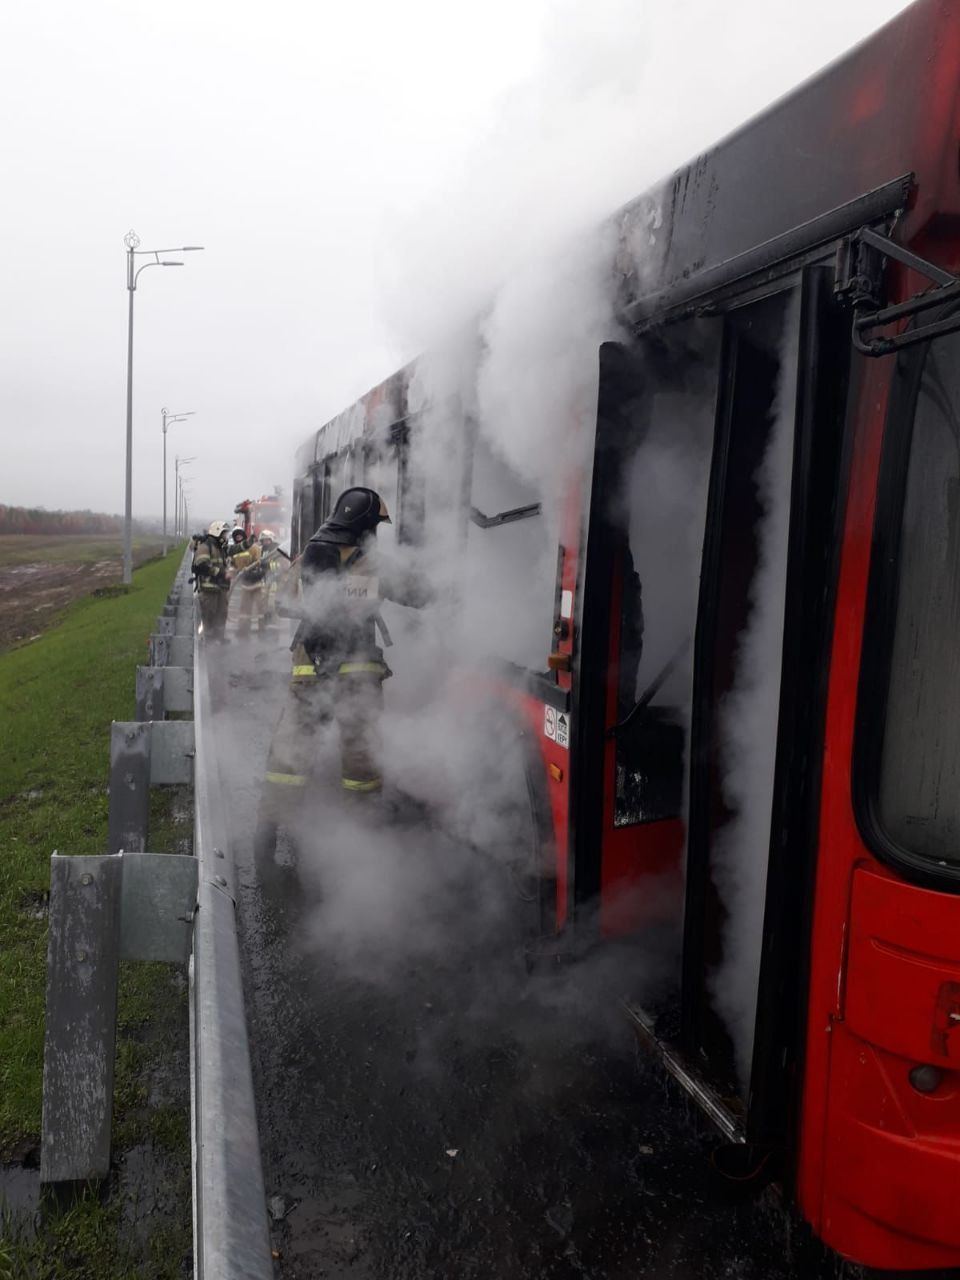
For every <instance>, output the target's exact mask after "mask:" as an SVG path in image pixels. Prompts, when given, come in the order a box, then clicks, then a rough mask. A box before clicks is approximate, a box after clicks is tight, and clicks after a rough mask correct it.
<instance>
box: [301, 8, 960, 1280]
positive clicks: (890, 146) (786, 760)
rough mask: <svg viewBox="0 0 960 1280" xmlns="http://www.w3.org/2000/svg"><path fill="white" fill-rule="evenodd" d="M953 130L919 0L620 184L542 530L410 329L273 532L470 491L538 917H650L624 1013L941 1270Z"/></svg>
mask: <svg viewBox="0 0 960 1280" xmlns="http://www.w3.org/2000/svg"><path fill="white" fill-rule="evenodd" d="M958 139H960V6H958V5H957V4H956V3H954V2H953V0H920V2H919V3H916V4H914V5H913V6H911V7H910V8H909V9H907V10H906V11H905V12H904V13H903V14H902V15H901V16H900V17H898V18H897V19H896V20H895V21H894V22H892V23H890V24H889V25H888V26H886V27H885V28H883V29H882V30H881V31H879V32H878V33H877V34H876V35H875V36H874V37H872V38H871V39H870V40H868V41H867V42H865V43H864V44H863V45H861V46H860V47H858V48H857V49H856V50H854V51H853V52H852V53H851V54H850V55H849V56H847V57H846V58H845V59H843V60H842V61H840V62H838V63H836V64H834V65H833V66H831V67H830V68H829V69H828V70H826V71H825V72H824V73H822V74H821V75H819V76H818V77H817V78H815V79H814V80H813V81H811V82H810V83H808V84H806V85H805V86H803V87H802V88H801V89H799V90H798V91H797V92H795V93H793V94H792V95H791V96H789V97H788V98H786V99H784V100H782V101H781V102H779V103H777V104H776V105H775V106H774V107H772V108H771V109H770V110H769V111H767V112H766V113H765V114H764V115H762V116H761V117H759V118H757V119H756V120H754V121H753V122H752V123H750V124H749V125H747V126H746V127H744V128H743V129H741V130H740V131H739V132H737V133H736V134H734V135H733V136H732V137H730V138H728V139H727V140H726V141H724V142H722V143H720V144H719V145H718V146H716V147H715V148H714V149H713V150H711V151H709V152H707V153H706V154H704V155H702V156H700V157H699V158H698V159H696V160H695V161H694V162H693V163H692V164H690V165H689V166H687V167H686V168H684V169H682V170H681V171H679V172H678V173H677V174H675V175H674V177H673V178H672V179H670V180H669V181H668V182H666V183H665V184H664V185H663V187H661V188H658V189H656V190H654V191H652V192H650V193H648V194H647V195H645V196H642V197H640V198H639V199H637V200H636V201H634V202H633V203H631V205H629V206H628V207H627V208H626V209H624V210H623V211H621V213H620V214H619V215H618V216H617V218H616V220H615V223H614V225H615V227H616V229H617V231H618V234H619V236H620V238H621V243H622V244H623V245H624V246H626V245H628V244H635V243H636V241H637V233H638V230H639V231H642V233H643V240H644V243H645V244H647V245H648V246H649V248H648V250H647V252H646V254H645V257H644V261H643V264H642V270H637V269H636V268H635V266H634V265H633V262H634V259H633V257H632V256H631V255H630V254H628V253H626V252H624V253H623V254H622V255H621V259H620V261H621V267H622V270H621V272H620V277H619V282H618V283H619V296H618V317H619V321H620V327H621V333H623V334H625V335H626V336H625V337H624V338H623V339H622V340H621V341H619V342H616V343H612V342H611V343H604V344H603V345H602V346H601V347H600V349H599V351H598V353H597V359H598V361H599V396H598V402H597V415H596V431H595V443H594V447H593V449H592V450H591V451H590V456H589V458H588V460H587V464H586V466H584V467H581V466H580V463H579V460H578V461H577V463H576V465H574V463H573V462H571V474H570V475H569V480H568V484H567V489H566V499H565V501H564V503H563V511H562V518H561V519H560V522H559V530H558V532H555V531H554V530H553V528H552V526H550V525H549V524H548V522H547V521H546V519H545V512H544V511H543V510H542V507H541V501H540V496H539V494H538V492H537V489H536V486H531V485H530V484H529V483H528V482H527V481H525V480H524V479H523V478H522V477H520V476H519V475H517V474H513V473H511V471H510V468H509V467H507V466H506V464H504V463H503V461H502V459H501V458H499V457H497V456H496V454H495V452H493V451H491V449H490V447H489V445H488V443H487V442H486V441H485V440H484V438H483V436H482V433H481V432H480V431H479V430H477V428H476V423H475V422H474V420H473V418H472V416H471V413H470V412H469V411H468V409H467V408H465V407H463V406H460V407H458V405H457V404H456V403H454V402H451V403H450V404H449V405H447V406H446V408H445V413H446V419H447V423H448V425H449V423H450V422H451V421H452V420H455V419H457V416H458V415H459V420H458V421H457V423H456V425H457V433H458V434H457V438H458V439H459V440H460V441H461V446H460V447H458V448H448V449H445V450H444V451H443V452H444V456H445V458H446V459H447V472H446V474H445V475H443V476H440V477H438V475H437V469H436V467H434V468H433V469H431V470H429V473H428V472H427V470H426V469H425V468H424V467H423V466H422V465H421V459H422V458H423V457H424V456H426V450H427V446H428V444H429V442H428V441H427V440H426V439H425V436H426V434H427V433H428V431H429V430H430V429H431V428H430V421H431V415H430V414H429V413H427V412H425V411H424V409H423V407H422V406H414V405H413V399H412V388H413V386H414V382H415V379H416V376H417V371H418V365H413V366H410V367H408V368H406V369H403V370H401V371H400V372H398V373H396V374H394V375H393V376H392V377H391V378H389V379H387V381H385V382H384V383H382V384H381V385H380V386H378V387H376V388H374V389H373V390H372V391H371V392H370V393H369V394H368V395H366V396H365V397H363V399H362V400H361V401H360V402H359V403H358V404H357V405H354V406H352V408H351V409H349V410H348V411H346V412H345V413H344V414H342V415H340V417H338V418H337V419H335V420H334V421H333V422H331V423H328V424H327V425H326V426H325V427H324V428H322V429H321V430H320V431H318V432H316V433H315V434H313V435H312V436H311V437H310V438H309V439H308V440H307V441H306V442H305V443H304V445H303V446H302V448H301V449H300V451H299V453H298V455H297V464H296V475H297V479H296V485H295V494H294V513H293V527H294V542H295V544H296V543H297V542H299V543H300V544H302V542H303V541H304V540H305V539H306V538H308V537H309V536H310V534H311V533H312V532H313V531H314V529H315V528H316V526H317V525H318V524H319V523H320V522H321V521H322V520H323V519H324V517H325V516H326V515H327V514H328V512H329V511H330V508H331V504H332V502H333V500H334V499H335V498H336V495H337V493H338V492H339V491H340V490H341V489H342V488H343V487H344V486H345V485H346V484H348V483H364V482H366V483H368V484H371V485H374V486H375V487H377V488H378V489H380V491H381V492H382V493H383V494H384V496H385V497H386V499H387V502H388V503H389V504H390V506H391V510H392V511H393V513H394V526H393V530H394V532H393V536H396V537H397V538H399V539H400V541H404V542H408V543H411V544H414V545H415V544H417V543H418V542H419V541H421V540H422V539H423V538H424V537H425V531H428V528H429V522H430V521H431V520H432V519H433V518H434V517H435V513H436V511H437V509H438V508H437V504H436V503H434V502H432V501H431V499H430V494H431V491H432V490H431V486H434V490H433V491H434V492H439V489H438V488H436V486H438V484H439V486H440V488H442V491H443V492H444V493H445V494H447V495H449V494H455V493H462V495H463V500H462V503H461V504H460V509H459V525H458V528H459V534H458V536H459V538H460V539H461V551H462V554H463V556H465V557H466V561H465V563H466V564H467V565H470V564H472V563H474V561H472V560H471V557H477V559H476V563H477V564H480V563H485V564H488V565H489V563H490V562H491V561H493V562H497V558H498V557H501V562H502V564H503V565H504V572H503V573H502V574H499V575H498V574H496V573H494V574H492V575H488V579H489V581H490V582H492V584H493V585H492V587H491V591H492V593H493V594H492V595H490V594H489V593H488V599H487V602H486V619H487V625H488V626H489V627H490V631H491V647H495V636H494V635H493V633H494V632H495V631H496V627H495V626H494V625H493V624H494V623H495V621H496V618H497V616H498V611H499V612H500V613H502V614H506V613H507V612H510V613H511V615H515V616H517V617H521V618H526V619H528V620H529V629H528V635H529V637H532V639H530V640H529V643H528V642H527V641H526V640H525V642H524V646H521V647H519V648H518V647H517V646H514V648H513V649H511V651H510V652H505V653H504V654H503V655H502V658H503V660H502V661H501V662H500V663H499V664H498V665H495V666H491V667H490V668H489V669H488V670H486V671H485V674H484V677H483V678H484V680H485V681H486V683H485V686H484V687H485V695H487V694H494V695H496V697H497V698H498V699H499V702H500V704H501V705H502V706H503V707H504V708H505V709H506V711H507V712H508V713H509V714H511V715H512V716H513V717H514V718H515V723H516V725H517V727H518V728H523V729H524V730H525V740H526V741H527V742H529V743H531V744H533V745H531V749H530V752H529V758H528V761H527V775H528V776H527V784H528V786H527V789H528V792H529V795H530V798H531V799H530V803H531V808H532V811H533V821H534V823H535V826H536V829H537V831H538V838H539V840H540V841H541V843H542V846H543V848H545V849H548V850H549V851H550V857H551V859H552V863H551V865H550V867H549V868H548V869H547V870H545V871H543V873H542V875H541V889H540V895H541V902H542V905H543V928H544V930H545V931H549V932H553V931H558V932H560V933H561V935H564V934H566V933H569V932H571V931H573V932H579V933H580V934H581V935H587V936H588V937H590V936H592V937H593V938H594V940H595V942H596V944H597V945H598V946H604V945H611V944H610V943H608V942H607V941H606V940H607V939H612V938H613V937H614V936H615V935H618V934H622V933H623V932H624V931H625V930H634V931H636V930H638V929H639V930H640V931H642V930H644V929H650V930H653V929H656V928H661V927H662V923H663V917H664V915H666V916H667V917H668V918H672V920H673V922H674V924H675V926H676V929H677V931H678V932H681V933H682V965H681V966H680V968H681V976H680V981H679V989H678V990H676V991H673V992H668V993H665V995H664V999H663V1001H662V1006H661V1003H660V1002H658V1001H652V1002H649V1003H648V1004H647V1005H646V1006H643V1005H641V1003H640V1002H639V1001H637V1000H636V999H633V998H631V992H630V980H629V974H625V975H624V991H625V996H626V1002H627V1004H628V1005H629V1007H630V1010H631V1016H632V1017H633V1019H634V1020H635V1023H636V1026H637V1029H638V1032H639V1033H640V1035H641V1036H642V1038H643V1039H644V1041H645V1042H646V1043H647V1044H648V1045H649V1047H650V1048H651V1049H652V1050H653V1051H654V1052H655V1053H657V1054H658V1055H659V1056H660V1058H661V1060H662V1062H663V1065H664V1068H665V1069H666V1070H667V1071H668V1072H669V1073H670V1074H671V1075H672V1076H673V1077H674V1078H675V1079H676V1080H677V1081H678V1082H679V1083H680V1084H681V1085H682V1087H683V1088H685V1089H686V1090H687V1091H688V1092H689V1093H690V1094H691V1095H692V1096H693V1097H694V1098H695V1099H696V1101H697V1103H698V1104H699V1105H700V1106H701V1107H702V1108H703V1109H704V1111H705V1112H706V1113H707V1114H708V1115H709V1117H710V1118H711V1120H712V1121H713V1123H714V1124H715V1125H716V1126H717V1128H718V1129H719V1131H720V1132H721V1133H722V1134H723V1135H724V1136H725V1138H726V1140H727V1141H728V1142H729V1143H730V1144H733V1145H737V1146H739V1147H741V1149H743V1150H744V1151H748V1152H752V1153H753V1155H755V1156H756V1158H757V1160H758V1162H759V1161H762V1160H764V1159H766V1160H767V1161H768V1163H769V1164H770V1165H771V1166H775V1167H776V1168H777V1171H778V1177H779V1179H780V1181H781V1183H782V1185H783V1186H784V1188H785V1189H786V1190H787V1192H788V1194H790V1195H792V1196H793V1197H794V1198H795V1200H796V1202H797V1204H798V1205H799V1208H800V1210H801V1212H802V1214H803V1215H804V1216H805V1218H806V1219H807V1220H808V1221H809V1222H810V1223H811V1224H812V1227H813V1229H814V1230H815V1231H816V1232H817V1234H818V1235H819V1236H820V1237H821V1238H822V1239H823V1240H824V1241H825V1242H826V1244H827V1245H829V1246H831V1247H832V1248H833V1249H835V1250H837V1251H838V1252H839V1253H840V1254H842V1255H844V1256H846V1257H849V1258H853V1259H856V1260H858V1261H860V1262H862V1263H864V1264H866V1265H869V1266H874V1267H881V1268H921V1269H922V1268H934V1267H958V1266H960V1212H958V1210H957V1191H958V1188H960V274H958V273H960V167H958V162H957V158H958ZM478 358H481V357H478ZM434 461H436V459H435V458H434ZM665 477H666V479H665ZM296 549H297V547H296V545H295V546H294V550H295V551H296ZM545 564H549V565H550V566H551V568H550V570H549V571H548V572H544V570H543V566H544V565H545ZM508 570H509V571H508ZM554 570H555V571H554ZM464 576H465V578H466V580H468V581H472V580H473V579H472V577H471V574H470V571H469V570H468V571H467V573H466V574H465V575H464ZM518 580H519V583H520V588H519V590H518V587H517V583H518ZM498 582H502V589H503V596H502V599H501V600H499V602H498V600H497V598H496V590H497V583H498ZM641 630H642V641H641V638H640V636H641ZM741 713H742V714H741ZM747 855H749V856H747ZM734 962H735V963H734Z"/></svg>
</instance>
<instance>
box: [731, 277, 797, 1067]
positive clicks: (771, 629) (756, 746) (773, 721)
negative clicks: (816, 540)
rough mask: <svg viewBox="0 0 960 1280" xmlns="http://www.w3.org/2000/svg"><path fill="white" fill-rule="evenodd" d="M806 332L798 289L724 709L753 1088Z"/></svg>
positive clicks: (741, 1063)
mask: <svg viewBox="0 0 960 1280" xmlns="http://www.w3.org/2000/svg"><path fill="white" fill-rule="evenodd" d="M799 332H800V299H799V295H797V296H796V297H795V298H794V300H793V301H792V303H791V306H790V309H789V311H788V313H787V317H786V325H785V330H784V336H783V339H782V343H781V350H780V361H781V364H780V368H781V374H780V383H779V386H778V388H777V396H776V401H775V404H774V408H773V414H772V421H771V424H770V434H769V439H768V443H767V447H766V452H765V453H764V457H763V462H762V464H761V466H760V469H759V471H758V472H757V476H756V486H757V497H758V500H759V503H760V507H761V510H762V512H763V515H762V520H761V524H760V527H759V529H758V531H757V542H758V562H757V568H756V572H755V574H754V578H753V582H752V583H751V586H750V613H749V617H748V620H747V624H746V626H745V627H744V630H743V631H742V632H741V635H740V637H739V640H738V643H737V661H736V674H735V677H734V684H733V688H732V689H731V691H730V694H729V695H728V697H727V699H726V700H725V703H724V705H723V707H722V708H721V712H720V716H721V742H722V760H723V781H722V785H723V794H724V799H725V801H726V803H727V805H728V807H729V808H730V809H731V810H732V811H733V812H734V815H735V816H734V817H733V818H732V819H731V820H730V822H729V823H728V824H727V825H726V826H725V827H724V828H723V829H722V831H721V832H720V833H719V835H718V837H717V854H716V859H715V861H714V874H715V876H716V880H717V885H718V888H719V890H720V894H721V897H722V898H723V902H724V905H725V907H726V909H727V912H728V918H727V922H726V927H725V931H724V960H723V963H722V964H721V965H720V967H719V968H718V969H717V971H716V973H714V974H713V976H712V979H711V988H712V991H713V998H714V1001H715V1003H716V1006H717V1008H718V1010H719V1011H720V1013H721V1014H722V1016H723V1017H724V1019H725V1021H726V1022H727V1025H728V1027H729V1029H730V1033H731V1035H732V1037H733V1043H734V1049H735V1052H736V1061H737V1070H738V1073H739V1076H740V1080H741V1083H742V1084H743V1086H744V1088H746V1087H747V1085H748V1084H749V1080H750V1062H751V1056H752V1053H753V1038H754V1025H755V1022H756V1013H757V984H758V980H759V974H760V954H761V941H762V935H763V908H764V899H765V895H766V887H767V866H768V861H769V856H770V821H771V806H772V802H773V778H774V767H775V764H776V754H777V752H776V747H777V723H778V719H779V711H780V677H781V670H782V659H783V625H784V602H785V599H786V585H787V540H788V535H789V530H790V482H791V476H792V473H793V438H794V420H795V416H796V400H797V359H798V345H799Z"/></svg>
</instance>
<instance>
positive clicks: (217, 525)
mask: <svg viewBox="0 0 960 1280" xmlns="http://www.w3.org/2000/svg"><path fill="white" fill-rule="evenodd" d="M226 527H227V522H226V520H213V521H211V524H210V528H209V529H208V530H207V533H209V534H212V535H213V537H214V538H219V537H220V535H221V534H222V533H223V531H224V529H226Z"/></svg>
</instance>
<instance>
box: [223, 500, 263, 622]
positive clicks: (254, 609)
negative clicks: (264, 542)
mask: <svg viewBox="0 0 960 1280" xmlns="http://www.w3.org/2000/svg"><path fill="white" fill-rule="evenodd" d="M230 536H231V537H232V539H233V546H232V547H231V548H230V551H229V555H230V580H231V586H232V591H231V594H232V595H234V596H237V595H238V593H239V600H240V603H239V608H238V611H237V635H238V636H248V635H249V634H250V624H251V622H252V620H253V618H254V617H257V618H259V617H260V606H261V600H262V597H263V571H262V569H261V567H260V555H261V552H260V547H259V545H258V544H257V543H256V542H254V540H253V539H252V538H248V537H247V535H246V533H245V532H244V531H243V529H242V528H241V527H240V526H239V525H237V527H236V528H235V529H234V530H233V532H232V534H231V535H230Z"/></svg>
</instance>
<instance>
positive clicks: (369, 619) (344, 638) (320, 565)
mask: <svg viewBox="0 0 960 1280" xmlns="http://www.w3.org/2000/svg"><path fill="white" fill-rule="evenodd" d="M373 545H374V544H373V540H372V539H366V538H365V539H362V540H360V541H358V540H357V539H356V537H355V536H353V535H349V534H342V533H339V531H337V530H336V529H330V528H329V527H328V526H322V527H321V528H320V529H318V531H317V532H316V533H315V534H314V536H313V537H312V538H311V539H310V541H309V542H308V543H307V545H306V547H305V548H304V552H303V556H302V559H301V562H300V584H301V589H302V593H303V599H302V605H301V607H302V610H303V624H302V626H301V628H300V633H299V636H298V639H299V641H300V642H301V643H302V644H303V647H304V650H305V651H306V653H307V655H308V656H309V658H310V660H311V662H313V664H314V665H315V667H316V668H317V669H318V670H319V671H329V672H333V671H337V670H338V669H339V668H340V667H341V664H342V663H344V662H346V661H348V660H352V661H360V662H363V661H371V660H374V661H375V660H378V659H380V658H382V654H381V652H380V650H379V648H378V647H377V636H376V627H377V619H378V616H379V608H380V584H379V580H378V578H377V576H376V569H375V564H374V562H373V559H372V557H371V556H370V554H369V551H368V548H372V546H373Z"/></svg>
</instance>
